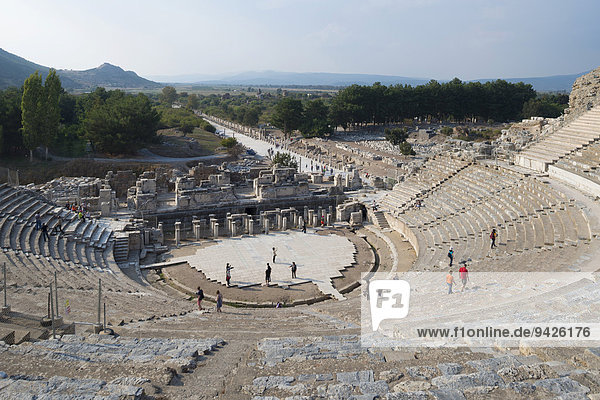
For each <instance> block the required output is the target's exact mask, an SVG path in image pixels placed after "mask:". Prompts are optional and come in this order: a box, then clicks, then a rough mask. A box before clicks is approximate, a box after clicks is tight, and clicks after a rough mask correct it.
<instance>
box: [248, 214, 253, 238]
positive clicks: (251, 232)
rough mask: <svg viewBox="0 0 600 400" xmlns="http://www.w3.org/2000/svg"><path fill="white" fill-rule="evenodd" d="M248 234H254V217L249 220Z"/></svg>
mask: <svg viewBox="0 0 600 400" xmlns="http://www.w3.org/2000/svg"><path fill="white" fill-rule="evenodd" d="M248 235H254V220H253V219H252V218H250V219H249V220H248Z"/></svg>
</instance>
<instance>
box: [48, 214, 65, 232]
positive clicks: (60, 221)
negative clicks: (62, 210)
mask: <svg viewBox="0 0 600 400" xmlns="http://www.w3.org/2000/svg"><path fill="white" fill-rule="evenodd" d="M62 226H63V217H62V216H61V215H59V216H58V222H57V223H56V225H54V228H52V232H50V234H51V235H55V234H58V233H59V232H60V233H65V232H64V231H63V228H62Z"/></svg>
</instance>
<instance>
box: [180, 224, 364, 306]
mask: <svg viewBox="0 0 600 400" xmlns="http://www.w3.org/2000/svg"><path fill="white" fill-rule="evenodd" d="M273 247H275V248H276V249H277V258H276V260H275V262H274V263H273V262H272V261H273V260H272V257H273V255H272V254H273V252H272V248H273ZM355 253H356V248H355V246H354V244H353V243H352V242H351V241H349V240H348V239H346V238H344V237H341V236H337V235H327V236H323V235H318V234H316V233H315V232H310V231H309V232H308V233H306V234H304V233H301V232H291V231H288V232H272V233H270V234H268V235H258V236H244V237H241V238H231V239H222V240H219V241H218V243H217V244H216V245H213V246H209V247H204V248H201V249H198V250H197V251H196V253H195V254H193V255H190V256H183V257H177V258H173V259H171V260H169V261H173V262H176V261H187V262H188V263H189V264H190V265H191V266H192V267H194V268H196V269H197V270H198V271H201V272H202V273H204V274H205V275H206V277H207V278H208V279H214V280H216V281H218V282H219V283H222V284H225V265H226V263H230V264H231V266H233V268H234V269H233V271H232V273H231V284H232V285H238V286H251V285H260V284H263V283H264V281H265V270H266V265H267V263H270V264H271V269H272V271H271V284H275V285H279V286H288V285H294V284H299V283H303V282H307V281H311V282H313V283H314V284H315V285H317V287H318V288H319V290H321V291H322V292H323V293H325V294H330V295H332V296H333V297H335V298H337V299H340V300H341V299H343V298H344V297H343V296H342V295H341V294H340V293H339V292H338V291H337V290H336V289H335V288H334V287H333V285H332V282H331V278H333V277H337V276H341V273H340V271H341V270H343V269H344V268H346V267H348V266H350V265H351V264H352V263H353V262H354V261H355V257H354V255H355ZM292 262H295V263H296V265H297V267H298V270H297V274H296V275H297V278H296V279H292V278H291V269H290V265H291V263H292Z"/></svg>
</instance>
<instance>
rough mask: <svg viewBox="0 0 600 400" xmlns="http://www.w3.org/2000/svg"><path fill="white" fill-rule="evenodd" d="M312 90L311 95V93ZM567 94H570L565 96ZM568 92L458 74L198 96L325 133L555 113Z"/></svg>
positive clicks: (212, 108) (244, 120) (231, 111)
mask: <svg viewBox="0 0 600 400" xmlns="http://www.w3.org/2000/svg"><path fill="white" fill-rule="evenodd" d="M310 96H312V97H310ZM565 99H566V100H565ZM567 103H568V96H566V95H545V94H544V95H538V94H537V93H536V92H535V90H534V89H533V87H532V86H531V85H529V84H524V83H522V82H519V83H509V82H507V81H504V80H495V81H489V82H485V83H480V82H462V81H460V80H459V79H457V78H455V79H453V80H451V81H449V82H445V83H439V82H437V81H435V80H432V81H430V82H429V83H427V84H425V85H419V86H414V87H413V86H409V85H390V86H385V85H382V84H380V83H375V84H373V85H370V86H368V85H352V86H348V87H346V88H344V89H341V90H340V91H339V92H338V93H337V94H336V95H335V96H333V97H332V96H329V95H326V94H321V95H314V94H305V95H304V96H303V95H302V94H300V93H298V92H293V91H290V92H289V93H286V92H285V91H284V92H283V94H282V93H281V92H280V91H278V92H277V95H271V94H270V93H268V94H262V95H261V94H260V93H258V94H257V95H255V96H249V95H247V94H244V93H242V94H240V95H238V96H231V95H229V93H226V94H225V95H221V96H219V95H214V94H212V95H208V96H199V105H198V107H199V109H201V110H203V111H204V112H206V113H208V114H211V115H216V116H219V117H221V118H225V119H228V120H231V121H234V122H238V123H241V124H244V125H247V126H255V125H256V124H257V123H258V122H259V121H261V122H263V123H264V122H269V123H271V124H273V125H274V126H276V127H278V128H279V129H281V130H282V131H283V132H284V133H285V134H286V135H289V134H291V132H292V131H296V130H297V131H300V133H301V134H302V135H304V136H323V135H326V134H328V133H329V132H331V131H332V130H333V127H338V126H341V127H342V128H344V129H347V128H350V127H354V126H361V125H366V124H381V125H387V124H396V123H401V122H405V121H407V120H411V121H412V120H414V119H415V118H416V119H420V120H432V119H433V120H436V121H448V122H466V121H483V122H492V121H493V122H508V121H514V120H519V119H521V118H528V117H530V116H534V115H537V116H545V117H556V116H558V115H560V114H561V113H562V111H563V110H564V108H565V107H566V105H567Z"/></svg>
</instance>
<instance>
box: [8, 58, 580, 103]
mask: <svg viewBox="0 0 600 400" xmlns="http://www.w3.org/2000/svg"><path fill="white" fill-rule="evenodd" d="M36 70H38V71H40V73H41V74H42V75H43V76H46V74H47V73H48V70H49V68H48V67H45V66H43V65H39V64H35V63H33V62H31V61H28V60H26V59H24V58H22V57H19V56H17V55H14V54H12V53H9V52H7V51H5V50H3V49H0V89H4V88H7V87H9V86H21V85H22V84H23V81H24V80H25V79H26V78H27V77H28V76H29V75H31V74H32V73H33V72H35V71H36ZM57 72H58V74H59V75H60V78H61V82H62V85H63V87H64V88H65V89H68V90H90V89H94V88H95V87H98V86H102V87H106V88H129V89H154V88H160V87H162V86H164V85H166V84H170V85H189V84H193V85H242V86H246V85H248V86H332V87H333V86H335V87H340V86H349V85H352V84H359V85H372V84H373V83H375V82H381V84H383V85H398V84H399V85H411V86H415V85H422V84H425V83H427V82H429V81H430V80H431V79H430V78H411V77H405V76H393V75H372V74H338V73H327V72H280V71H258V72H255V71H249V72H242V73H238V74H219V75H202V74H189V75H173V76H169V75H161V76H152V77H151V78H152V79H154V80H156V81H160V82H163V83H157V82H154V81H151V80H148V79H145V78H142V77H140V76H138V75H137V74H136V73H135V72H133V71H124V70H123V69H122V68H120V67H117V66H115V65H111V64H108V63H104V64H102V65H100V66H99V67H97V68H92V69H88V70H85V71H74V70H65V69H61V70H58V71H57ZM587 72H589V71H587ZM587 72H581V73H578V74H571V75H554V76H543V77H533V78H504V79H505V80H506V81H508V82H513V83H515V82H525V83H529V84H531V85H532V86H533V87H534V89H535V90H537V91H539V92H570V91H571V86H572V85H573V82H574V81H575V79H576V78H578V77H579V76H581V75H584V74H586V73H587ZM495 79H497V78H491V79H475V80H473V82H474V81H477V82H487V81H491V80H495ZM440 82H444V81H443V80H440Z"/></svg>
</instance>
